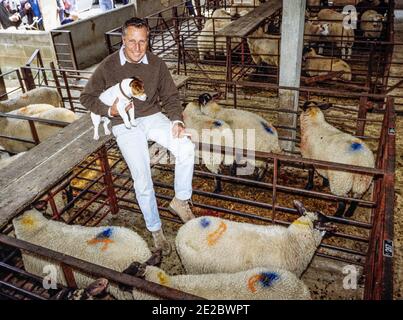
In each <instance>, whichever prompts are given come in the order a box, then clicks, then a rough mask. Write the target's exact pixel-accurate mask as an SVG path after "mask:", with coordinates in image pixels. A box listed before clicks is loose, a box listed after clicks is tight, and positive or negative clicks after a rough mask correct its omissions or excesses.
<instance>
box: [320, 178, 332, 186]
mask: <svg viewBox="0 0 403 320" xmlns="http://www.w3.org/2000/svg"><path fill="white" fill-rule="evenodd" d="M322 187H324V188H326V187H330V183H329V179H326V178H323V181H322Z"/></svg>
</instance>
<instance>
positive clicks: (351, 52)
mask: <svg viewBox="0 0 403 320" xmlns="http://www.w3.org/2000/svg"><path fill="white" fill-rule="evenodd" d="M352 54H353V48H351V47H348V53H347V59H348V60H350V59H351V55H352Z"/></svg>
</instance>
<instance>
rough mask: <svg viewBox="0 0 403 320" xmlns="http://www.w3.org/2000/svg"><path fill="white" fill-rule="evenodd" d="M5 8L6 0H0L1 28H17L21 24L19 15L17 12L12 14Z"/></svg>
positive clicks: (6, 5)
mask: <svg viewBox="0 0 403 320" xmlns="http://www.w3.org/2000/svg"><path fill="white" fill-rule="evenodd" d="M7 8H8V1H7V0H0V24H1V26H2V28H3V29H7V28H10V27H15V28H17V27H18V26H19V25H20V24H21V17H20V15H19V14H18V13H13V14H12V13H11V12H10V11H9V10H8V9H7Z"/></svg>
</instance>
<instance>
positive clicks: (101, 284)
mask: <svg viewBox="0 0 403 320" xmlns="http://www.w3.org/2000/svg"><path fill="white" fill-rule="evenodd" d="M108 285H109V281H108V279H105V278H99V279H97V280H95V281H94V282H93V283H91V284H90V285H89V286H88V287H87V288H86V289H85V291H87V293H88V294H89V295H90V296H98V295H100V294H102V293H103V292H104V291H105V290H106V288H107V287H108Z"/></svg>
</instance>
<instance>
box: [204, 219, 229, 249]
mask: <svg viewBox="0 0 403 320" xmlns="http://www.w3.org/2000/svg"><path fill="white" fill-rule="evenodd" d="M226 230H227V225H226V224H225V223H224V222H221V223H220V225H219V226H218V228H217V230H215V231H214V232H211V233H209V234H208V235H207V244H208V245H209V246H213V245H215V244H216V243H217V241H218V240H219V239H220V238H221V237H222V235H223V234H224V232H225V231H226Z"/></svg>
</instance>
